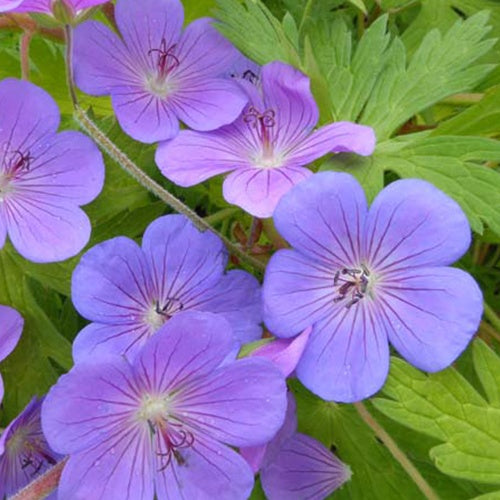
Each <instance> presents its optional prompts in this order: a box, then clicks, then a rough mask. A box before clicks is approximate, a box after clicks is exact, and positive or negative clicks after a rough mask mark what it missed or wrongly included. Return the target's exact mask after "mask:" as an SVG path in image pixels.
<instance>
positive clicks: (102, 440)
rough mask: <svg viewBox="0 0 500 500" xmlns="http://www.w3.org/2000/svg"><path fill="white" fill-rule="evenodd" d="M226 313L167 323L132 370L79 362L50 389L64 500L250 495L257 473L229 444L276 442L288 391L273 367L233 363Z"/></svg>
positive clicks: (48, 424)
mask: <svg viewBox="0 0 500 500" xmlns="http://www.w3.org/2000/svg"><path fill="white" fill-rule="evenodd" d="M232 337H233V336H232V333H231V331H230V326H229V324H228V323H227V321H226V320H225V319H224V318H223V317H222V316H221V315H215V314H211V313H201V312H196V311H189V312H185V313H182V314H179V315H177V316H175V317H174V318H172V320H171V321H169V322H168V323H166V324H165V325H164V326H163V327H162V329H161V331H159V332H158V333H157V334H156V335H155V336H154V337H152V338H151V339H150V340H149V341H148V342H147V343H146V344H145V345H144V346H143V348H142V349H141V350H140V351H139V353H138V354H137V356H136V357H135V359H134V361H133V362H132V363H129V362H127V360H126V359H124V358H123V357H122V356H119V355H115V356H108V357H105V358H101V359H99V358H94V359H89V360H86V361H83V362H82V363H80V364H77V365H76V367H74V368H73V369H72V370H71V371H70V372H69V374H67V375H63V376H62V377H61V378H60V379H59V382H58V383H57V384H56V385H55V386H54V387H53V388H52V389H51V390H50V392H49V394H48V396H47V398H46V400H45V403H44V405H43V409H42V422H43V429H44V431H45V435H46V436H47V440H48V442H49V443H50V444H51V445H52V446H53V448H54V449H55V450H56V451H58V452H60V453H64V454H69V455H70V459H69V461H68V463H67V465H66V467H65V469H64V472H63V475H62V479H61V482H60V484H59V495H60V498H93V499H101V498H141V499H143V500H152V499H153V496H154V495H155V494H156V496H157V498H160V499H164V498H220V499H223V500H225V499H227V500H229V499H230V500H233V499H244V498H248V496H249V495H250V492H251V490H252V487H253V482H254V478H253V473H252V470H251V468H250V466H249V465H248V464H247V462H246V461H245V460H244V459H243V458H242V457H241V456H240V455H239V454H238V453H236V452H235V451H234V450H233V449H232V448H231V447H234V446H237V447H241V446H254V445H258V444H262V443H265V442H267V441H269V440H270V439H271V438H272V437H273V436H274V435H275V434H276V432H277V431H278V429H279V428H280V427H281V425H282V424H283V420H284V416H285V410H286V384H285V380H284V377H283V375H282V374H281V372H280V371H279V370H278V369H277V368H276V367H274V366H273V365H272V363H270V362H269V361H267V360H264V359H258V358H252V359H241V360H237V361H232V362H231V361H229V360H228V356H229V354H230V352H231V350H232V346H233V338H232Z"/></svg>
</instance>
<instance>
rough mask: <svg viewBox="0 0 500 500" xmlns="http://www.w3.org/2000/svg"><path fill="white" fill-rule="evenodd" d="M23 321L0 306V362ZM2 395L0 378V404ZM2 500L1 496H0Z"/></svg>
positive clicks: (12, 343)
mask: <svg viewBox="0 0 500 500" xmlns="http://www.w3.org/2000/svg"><path fill="white" fill-rule="evenodd" d="M23 326H24V319H23V317H22V316H21V315H20V314H19V313H18V312H17V311H16V310H15V309H12V307H8V306H3V305H0V361H2V360H3V359H5V358H6V357H7V356H8V355H9V354H10V353H11V352H12V351H13V350H14V348H15V347H16V345H17V343H18V342H19V338H20V337H21V332H22V331H23ZM3 394H4V386H3V380H2V377H1V376H0V403H1V402H2V399H3ZM0 498H2V495H0Z"/></svg>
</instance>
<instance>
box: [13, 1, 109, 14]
mask: <svg viewBox="0 0 500 500" xmlns="http://www.w3.org/2000/svg"><path fill="white" fill-rule="evenodd" d="M108 1H109V0H22V1H21V2H17V4H18V5H19V6H16V8H15V10H14V11H15V12H35V13H41V14H49V15H57V14H58V13H59V12H61V11H64V12H65V13H66V14H68V15H69V18H75V17H76V16H78V15H79V14H81V13H82V12H83V11H84V10H85V9H89V8H91V7H95V6H96V5H101V4H103V3H106V2H108Z"/></svg>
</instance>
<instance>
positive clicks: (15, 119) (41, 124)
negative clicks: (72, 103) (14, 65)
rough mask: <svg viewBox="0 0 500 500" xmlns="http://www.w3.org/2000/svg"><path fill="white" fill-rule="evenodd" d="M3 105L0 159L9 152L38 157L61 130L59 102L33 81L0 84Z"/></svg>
mask: <svg viewBox="0 0 500 500" xmlns="http://www.w3.org/2000/svg"><path fill="white" fill-rule="evenodd" d="M0 102H1V103H2V112H1V113H0V145H1V146H0V159H2V160H3V153H4V152H5V150H6V149H7V150H8V151H21V152H23V153H26V152H29V154H30V156H33V157H37V156H38V154H39V152H40V150H42V151H44V150H45V149H46V146H45V141H46V139H47V138H48V137H50V136H51V135H52V134H54V133H55V132H56V131H57V128H58V127H59V121H60V115H59V109H58V107H57V104H56V103H55V101H54V100H53V99H52V97H51V96H50V95H49V94H48V93H47V92H45V90H43V89H41V88H40V87H37V86H36V85H33V84H32V83H30V82H27V81H24V80H16V79H14V78H6V79H5V80H2V81H1V82H0ZM1 163H2V161H0V164H1Z"/></svg>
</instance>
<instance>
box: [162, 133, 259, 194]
mask: <svg viewBox="0 0 500 500" xmlns="http://www.w3.org/2000/svg"><path fill="white" fill-rule="evenodd" d="M155 159H156V163H157V165H158V166H159V167H160V170H161V171H162V173H163V175H164V176H165V177H167V179H169V180H171V181H172V182H175V183H176V184H178V185H179V186H184V187H188V186H194V185H195V184H199V183H200V182H203V181H204V180H206V179H209V178H210V177H213V176H214V175H219V174H222V173H225V172H229V171H230V170H233V169H235V168H238V167H240V168H242V167H249V166H250V164H249V163H248V160H246V159H245V157H244V156H243V155H242V152H241V144H239V143H238V141H237V140H236V138H235V137H233V136H232V132H231V128H230V127H225V128H223V129H221V130H216V131H214V132H205V133H200V132H192V131H190V130H183V131H181V132H180V133H179V135H177V137H175V138H174V139H172V140H171V141H168V142H161V143H160V144H159V145H158V149H157V150H156V157H155Z"/></svg>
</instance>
